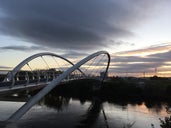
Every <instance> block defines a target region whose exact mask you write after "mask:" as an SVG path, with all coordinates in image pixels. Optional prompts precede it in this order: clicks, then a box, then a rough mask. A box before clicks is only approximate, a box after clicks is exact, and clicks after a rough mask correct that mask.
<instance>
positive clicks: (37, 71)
mask: <svg viewBox="0 0 171 128" xmlns="http://www.w3.org/2000/svg"><path fill="white" fill-rule="evenodd" d="M40 62H43V63H40ZM109 63H110V55H109V53H107V52H106V51H100V52H96V53H94V54H92V55H89V56H88V57H86V58H84V59H82V60H81V61H79V62H78V63H76V64H75V65H74V64H73V63H72V62H70V61H69V60H67V59H65V58H64V57H61V56H59V55H56V54H53V53H39V54H35V55H33V56H30V57H28V58H27V59H25V60H24V61H22V62H21V63H20V64H18V65H17V66H16V67H15V68H14V69H13V70H12V71H10V72H8V74H7V75H6V76H4V79H3V81H2V82H0V92H1V93H3V92H8V91H15V90H21V89H28V88H30V87H35V86H45V87H44V88H43V89H42V90H41V91H40V92H39V93H38V94H36V95H35V96H33V97H32V98H31V99H30V100H29V101H28V102H27V103H25V104H24V105H23V106H22V107H21V108H20V109H19V110H18V111H16V112H15V113H14V114H13V115H12V116H11V117H10V118H9V121H16V120H18V119H19V118H20V117H21V116H22V115H24V114H25V113H26V112H27V111H28V110H29V109H30V108H31V107H32V106H33V105H34V104H36V103H37V102H38V101H39V100H40V99H41V98H42V97H44V96H45V95H46V94H47V93H48V92H49V91H51V90H52V89H53V88H54V87H56V86H57V85H59V84H60V83H61V82H67V81H70V80H76V79H84V78H86V79H87V78H90V79H97V80H100V81H103V80H104V78H105V76H106V75H107V71H108V68H109ZM43 64H44V67H43V66H42V65H43ZM46 85H47V86H46Z"/></svg>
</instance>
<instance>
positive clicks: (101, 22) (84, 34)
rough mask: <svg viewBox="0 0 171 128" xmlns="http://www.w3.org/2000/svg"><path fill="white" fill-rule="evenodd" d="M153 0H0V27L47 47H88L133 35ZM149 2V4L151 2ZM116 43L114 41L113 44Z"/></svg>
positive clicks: (145, 16)
mask: <svg viewBox="0 0 171 128" xmlns="http://www.w3.org/2000/svg"><path fill="white" fill-rule="evenodd" d="M157 4H159V2H158V1H156V0H151V1H148V0H143V1H135V0H128V1H125V0H119V1H118V0H93V1H92V0H86V1H80V0H70V1H66V0H48V1H41V0H29V1H20V0H13V1H10V0H0V11H1V13H0V31H1V34H7V35H11V36H14V37H18V38H22V39H23V38H24V39H26V40H28V41H30V42H33V43H34V44H36V45H43V46H47V47H51V48H54V47H56V48H59V49H72V50H91V49H100V48H103V47H110V46H111V45H115V44H116V43H117V41H113V42H111V40H113V39H115V40H117V39H120V38H122V37H129V36H135V35H134V33H133V32H132V28H133V27H136V26H138V25H139V24H141V23H143V22H144V20H145V19H148V16H149V15H150V14H152V12H153V11H154V7H155V5H157ZM151 5H153V6H151ZM116 45H118V44H116Z"/></svg>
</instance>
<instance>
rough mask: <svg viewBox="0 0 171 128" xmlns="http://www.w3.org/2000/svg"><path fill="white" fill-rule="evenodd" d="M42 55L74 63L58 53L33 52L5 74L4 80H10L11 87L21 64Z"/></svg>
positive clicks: (23, 64)
mask: <svg viewBox="0 0 171 128" xmlns="http://www.w3.org/2000/svg"><path fill="white" fill-rule="evenodd" d="M43 56H52V57H57V58H60V59H62V60H64V61H66V62H67V63H69V64H71V65H72V66H73V65H74V64H73V63H72V62H71V61H69V60H68V59H66V58H64V57H62V56H60V55H57V54H54V53H50V52H43V53H38V54H34V55H32V56H30V57H28V58H26V59H25V60H23V61H22V62H21V63H19V64H18V65H17V66H16V67H15V68H14V69H13V70H12V71H10V72H9V73H8V75H7V77H6V78H5V80H4V81H12V85H11V86H10V87H13V86H14V84H15V79H14V76H15V75H16V74H17V72H19V71H20V70H21V68H22V67H23V66H25V65H26V64H28V63H29V62H30V61H32V60H34V59H36V58H38V57H43ZM78 70H79V71H80V72H81V73H82V74H83V75H85V74H84V73H83V72H82V71H81V70H80V69H78Z"/></svg>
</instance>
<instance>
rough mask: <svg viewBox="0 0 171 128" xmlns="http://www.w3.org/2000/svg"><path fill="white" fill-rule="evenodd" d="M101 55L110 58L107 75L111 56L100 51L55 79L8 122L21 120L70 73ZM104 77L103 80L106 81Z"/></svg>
mask: <svg viewBox="0 0 171 128" xmlns="http://www.w3.org/2000/svg"><path fill="white" fill-rule="evenodd" d="M100 54H106V55H107V57H108V64H107V67H106V71H105V75H104V77H105V76H106V73H107V71H108V68H109V64H110V55H109V53H108V52H106V51H99V52H96V53H94V54H91V55H89V56H88V57H86V58H84V59H82V60H81V61H79V62H78V63H77V64H75V65H74V66H72V67H71V68H69V69H68V70H66V71H65V72H63V73H62V74H61V75H60V76H59V77H57V78H56V79H54V80H53V81H52V82H51V83H50V84H49V85H47V86H46V87H44V88H43V89H42V90H41V91H40V92H39V93H37V94H36V95H35V96H34V97H33V98H32V99H30V100H29V101H28V102H27V103H25V104H24V105H23V106H22V107H21V108H20V109H19V110H17V111H16V112H15V113H14V114H13V115H12V116H11V117H10V118H9V119H8V121H11V122H14V121H17V120H18V119H20V118H21V117H22V116H23V115H24V114H25V113H26V112H27V111H28V110H29V109H30V108H31V107H32V106H33V105H35V104H36V103H37V102H38V101H39V100H40V99H41V98H43V97H44V96H45V95H46V94H47V93H49V92H50V91H51V90H52V89H53V88H54V87H56V86H57V85H59V83H60V82H61V81H62V80H63V79H64V78H65V77H66V76H67V75H68V74H70V73H72V72H73V71H74V70H76V69H77V68H79V67H80V66H81V65H83V64H85V63H86V62H87V61H89V60H91V59H92V58H94V57H96V56H99V55H100ZM104 77H103V80H104Z"/></svg>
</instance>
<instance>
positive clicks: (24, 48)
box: [0, 45, 46, 51]
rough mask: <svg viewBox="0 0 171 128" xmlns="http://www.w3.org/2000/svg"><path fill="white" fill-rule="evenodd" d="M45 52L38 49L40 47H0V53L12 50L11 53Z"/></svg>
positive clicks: (42, 48) (43, 48)
mask: <svg viewBox="0 0 171 128" xmlns="http://www.w3.org/2000/svg"><path fill="white" fill-rule="evenodd" d="M38 49H39V50H40V49H41V50H46V48H45V47H40V46H30V47H29V46H16V45H14V46H4V47H0V51H4V50H5V51H6V50H13V51H35V50H38Z"/></svg>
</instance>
